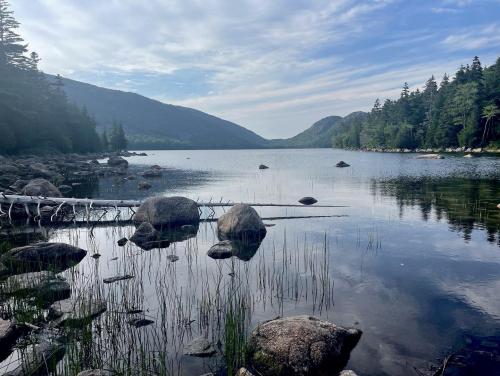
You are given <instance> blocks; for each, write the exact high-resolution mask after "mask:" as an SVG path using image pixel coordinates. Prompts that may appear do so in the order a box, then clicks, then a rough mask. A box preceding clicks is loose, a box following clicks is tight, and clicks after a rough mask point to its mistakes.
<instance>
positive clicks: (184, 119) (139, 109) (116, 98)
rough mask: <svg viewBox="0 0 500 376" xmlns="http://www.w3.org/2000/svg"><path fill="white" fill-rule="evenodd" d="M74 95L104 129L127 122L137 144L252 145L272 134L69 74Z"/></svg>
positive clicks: (159, 146) (66, 84)
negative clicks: (76, 79)
mask: <svg viewBox="0 0 500 376" xmlns="http://www.w3.org/2000/svg"><path fill="white" fill-rule="evenodd" d="M63 83H64V90H65V92H66V95H67V96H68V99H69V100H70V101H71V102H74V103H76V104H77V105H78V106H81V107H85V108H86V109H87V111H88V112H89V113H90V114H91V115H92V116H94V118H95V120H96V122H97V126H98V129H99V130H102V129H105V128H110V126H111V124H112V123H113V121H119V122H121V123H122V125H123V128H124V129H125V133H126V135H127V138H128V139H129V147H130V148H131V149H133V148H135V149H231V148H235V149H239V148H241V149H252V148H261V147H265V145H266V144H267V140H265V139H264V138H262V137H261V136H259V135H257V134H256V133H254V132H252V131H250V130H248V129H246V128H243V127H241V126H239V125H237V124H235V123H232V122H230V121H227V120H223V119H220V118H218V117H215V116H212V115H209V114H206V113H204V112H202V111H198V110H195V109H192V108H188V107H181V106H174V105H171V104H165V103H162V102H159V101H156V100H153V99H150V98H147V97H144V96H142V95H139V94H135V93H130V92H124V91H120V90H112V89H105V88H102V87H99V86H95V85H91V84H87V83H83V82H79V81H75V80H70V79H67V78H63Z"/></svg>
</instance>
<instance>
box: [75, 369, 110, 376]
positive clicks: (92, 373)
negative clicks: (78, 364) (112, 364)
mask: <svg viewBox="0 0 500 376" xmlns="http://www.w3.org/2000/svg"><path fill="white" fill-rule="evenodd" d="M111 375H112V373H111V372H109V371H105V370H103V369H88V370H85V371H82V372H80V373H79V374H78V375H76V376H111Z"/></svg>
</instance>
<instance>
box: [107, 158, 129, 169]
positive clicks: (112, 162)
mask: <svg viewBox="0 0 500 376" xmlns="http://www.w3.org/2000/svg"><path fill="white" fill-rule="evenodd" d="M108 166H113V167H128V162H127V160H126V159H124V158H122V157H109V158H108Z"/></svg>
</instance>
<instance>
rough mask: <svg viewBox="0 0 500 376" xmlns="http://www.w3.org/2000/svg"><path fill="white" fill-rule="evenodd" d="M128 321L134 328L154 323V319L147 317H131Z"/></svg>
mask: <svg viewBox="0 0 500 376" xmlns="http://www.w3.org/2000/svg"><path fill="white" fill-rule="evenodd" d="M128 323H129V324H130V325H132V326H134V327H136V328H141V327H143V326H148V325H151V324H154V321H153V320H148V319H132V320H130V321H129V322H128Z"/></svg>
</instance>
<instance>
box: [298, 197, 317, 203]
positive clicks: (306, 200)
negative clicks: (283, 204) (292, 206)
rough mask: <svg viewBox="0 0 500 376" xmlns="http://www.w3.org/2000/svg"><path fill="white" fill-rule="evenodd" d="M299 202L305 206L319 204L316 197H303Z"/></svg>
mask: <svg viewBox="0 0 500 376" xmlns="http://www.w3.org/2000/svg"><path fill="white" fill-rule="evenodd" d="M299 202H300V203H301V204H303V205H312V204H315V203H317V202H318V200H316V199H315V198H314V197H302V198H301V199H300V200H299Z"/></svg>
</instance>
